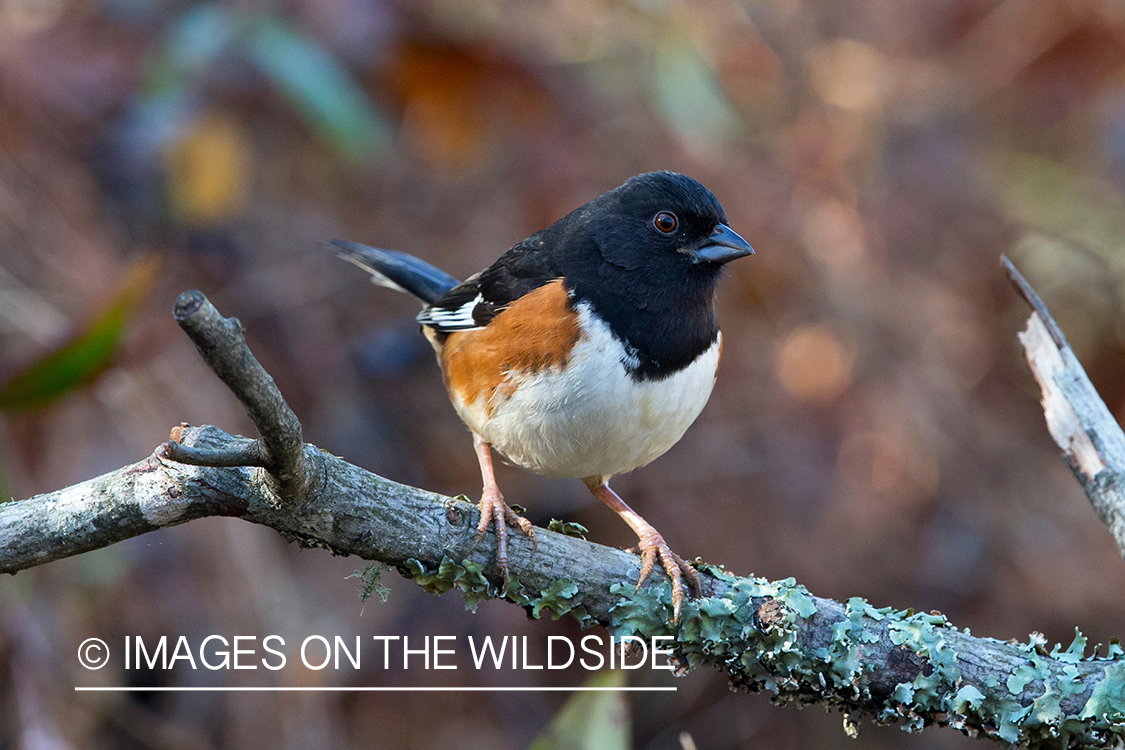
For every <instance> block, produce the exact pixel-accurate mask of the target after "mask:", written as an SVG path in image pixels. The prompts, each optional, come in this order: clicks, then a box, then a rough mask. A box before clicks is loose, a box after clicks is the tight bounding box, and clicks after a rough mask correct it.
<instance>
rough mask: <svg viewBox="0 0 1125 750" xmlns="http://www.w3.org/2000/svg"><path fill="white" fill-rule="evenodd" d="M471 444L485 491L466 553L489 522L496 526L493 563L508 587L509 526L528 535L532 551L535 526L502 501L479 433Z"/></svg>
mask: <svg viewBox="0 0 1125 750" xmlns="http://www.w3.org/2000/svg"><path fill="white" fill-rule="evenodd" d="M473 446H474V447H475V448H476V451H477V461H478V462H479V463H480V475H481V478H482V479H483V480H484V491H483V492H482V493H481V496H480V523H478V524H477V530H476V532H475V533H474V534H473V546H472V547H470V548H469V554H472V552H473V550H475V549H476V548H477V545H478V544H480V543H481V542H482V541H484V537H485V535H486V534H488V527H489V525H492V524H494V525H495V526H496V565H497V567H499V568H500V572H501V573H502V574H503V576H504V589H503V590H504V591H507V590H508V526H509V525H511V526H515V527H517V528H519V529H520V530H521V531H523V533H524V535H525V536H527V537H528V538H529V539H531V544H532V551H533V552H534V551H535V549H536V548H537V547H538V542H537V541H536V539H535V527H534V526H532V525H531V521H528V520H527V519H526V518H524V517H523V516H521V515H519V514H518V513H516V512H515V511H514V510H512V509H511V508H510V507H508V504H507V503H506V502H504V496H503V495H501V494H500V488H499V487H498V486H497V485H496V475H495V474H494V473H493V471H492V447H491V446H490V445H489V444H488V443H486V442H485V441H484V438H482V437H481V436H480V435H477V434H476V433H473Z"/></svg>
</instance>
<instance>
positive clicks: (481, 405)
mask: <svg viewBox="0 0 1125 750" xmlns="http://www.w3.org/2000/svg"><path fill="white" fill-rule="evenodd" d="M328 244H329V245H330V246H332V247H333V248H334V249H335V250H336V251H337V252H338V254H339V256H340V257H342V258H343V259H345V260H347V261H349V262H351V263H354V264H355V265H357V266H359V267H360V268H362V269H363V270H365V271H367V272H368V273H369V274H370V275H371V278H372V281H374V282H375V283H377V284H380V285H383V286H387V287H390V288H393V289H396V290H398V291H401V292H405V293H408V294H411V295H413V296H414V297H416V298H418V299H419V300H420V301H421V302H422V303H423V308H422V311H421V312H420V313H419V314H418V317H417V320H418V322H419V323H420V324H421V328H422V332H423V333H424V334H425V336H426V338H427V339H429V342H430V344H431V345H432V346H433V349H434V353H435V355H436V357H437V361H438V364H439V365H440V368H441V373H442V377H443V380H444V383H445V387H446V390H447V392H448V394H449V398H450V400H451V401H452V403H453V406H454V409H455V410H456V412H457V414H458V415H459V416H460V417H461V419H462V421H463V422H464V423H465V424H466V425H467V426H468V428H469V431H470V432H471V433H472V437H473V444H474V447H475V449H476V456H477V460H478V462H479V464H480V471H481V477H482V480H483V491H482V494H481V499H480V520H479V523H478V524H477V526H476V530H475V533H474V535H473V547H472V549H475V548H476V547H477V545H479V544H480V542H481V541H482V540H483V539H484V538H485V536H486V535H487V532H488V530H489V528H490V527H495V536H496V563H497V567H498V568H499V571H500V573H501V574H502V576H503V580H504V589H503V590H507V586H508V526H512V527H513V528H515V529H519V531H520V533H523V534H524V535H526V536H527V537H529V538H530V539H531V541H532V542H533V543H534V542H535V531H534V528H533V526H532V524H531V522H530V521H528V520H527V519H526V518H524V517H523V516H521V515H519V514H517V513H516V512H515V511H514V510H513V509H512V508H511V506H509V505H508V504H507V502H505V500H504V497H503V495H502V494H501V492H500V489H499V487H498V486H497V484H496V477H495V473H494V470H493V463H492V452H493V451H496V452H498V453H499V454H500V455H501V456H503V457H504V458H506V459H507V460H508V461H509V462H510V463H512V464H515V465H516V466H519V467H522V468H524V469H527V470H529V471H532V472H535V473H536V474H541V475H543V476H546V477H573V478H579V479H582V480H583V482H585V484H586V486H587V487H588V488H589V490H590V492H591V493H593V495H594V496H595V497H597V498H598V499H599V500H601V501H602V502H603V503H605V504H606V505H607V506H608V507H609V508H611V509H612V510H613V511H614V512H616V513H617V514H618V515H619V516H620V517H621V518H622V519H623V520H624V521H625V523H626V524H628V525H629V526H630V528H632V530H633V531H634V532H635V533H636V534H637V539H638V544H637V551H638V552H639V554H640V556H641V567H640V573H639V575H638V580H637V590H638V591H639V590H640V587H641V585H642V584H644V582H645V581H646V580H647V579H648V577H649V575H650V573H651V572H652V570H653V569H654V568H655V566H656V564H657V563H659V564H660V565H661V567H662V568H663V569H664V571H665V572H666V573H667V575H668V577H669V579H670V580H671V582H672V605H673V618H672V619H673V622H678V621H679V619H680V613H681V611H682V608H683V603H684V601H685V599H686V596H687V594H686V593H685V583H686V584H687V586H688V587H689V588H690V590H691V593H692V594H693V595H696V596H698V595H700V594H701V589H702V587H701V581H700V577H699V573H698V571H697V570H696V569H695V568H694V567H692V566H691V565H689V564H688V563H687V562H685V561H684V559H683V558H681V557H680V556H679V555H677V554H676V553H674V552H673V551H672V550H671V549H670V548H669V546H668V544H667V543H666V542H665V540H664V537H663V536H662V535H661V534H660V533H659V532H658V531H657V530H656V529H655V528H654V527H653V526H652V524H650V523H649V522H648V521H646V520H645V519H644V518H643V517H641V515H640V514H638V513H637V512H636V511H634V510H633V509H632V508H630V507H629V506H628V505H627V504H626V503H625V502H624V501H623V500H622V499H621V497H620V496H619V495H618V494H617V493H616V492H615V491H614V490H612V489H611V488H610V484H609V483H610V479H611V478H612V477H614V476H617V475H620V474H624V473H626V472H629V471H632V470H633V469H636V468H638V467H641V466H644V465H646V464H648V463H649V462H651V461H653V460H654V459H656V458H657V457H659V456H660V455H662V454H663V453H665V452H666V451H667V450H668V449H669V448H671V447H672V446H673V445H674V444H675V443H676V442H677V441H679V439H680V438H681V437H682V436H683V434H684V432H685V431H686V430H687V428H688V427H689V426H690V425H691V424H692V422H694V421H695V418H696V417H697V416H698V415H699V413H700V412H701V411H702V410H703V407H704V405H705V404H706V403H707V399H708V398H709V396H710V394H711V390H712V387H713V385H714V383H715V378H716V375H717V371H718V367H719V361H720V359H721V354H722V334H721V333H720V331H719V324H718V318H717V316H716V312H715V292H716V286H717V283H718V281H719V278H720V276H721V274H722V269H723V267H724V265H725V264H726V263H727V262H729V261H732V260H735V259H737V258H741V257H744V256H747V255H752V254H753V253H754V249H753V248H752V247H751V246H750V244H749V243H748V242H747V241H746V240H744V239H743V238H742V237H741V236H739V235H738V234H737V233H736V232H735V231H734V230H733V229H731V228H730V226H729V223H728V221H727V215H726V212H725V211H724V210H723V207H722V205H721V204H720V203H719V201H718V199H717V198H716V197H715V196H714V194H713V193H712V192H711V191H710V190H708V189H707V188H706V187H704V186H703V185H702V184H700V183H699V182H697V181H696V180H694V179H692V178H691V177H688V176H686V175H682V174H678V173H675V172H669V171H660V172H648V173H645V174H640V175H637V176H635V177H632V178H630V179H629V180H627V181H626V182H625V183H624V184H622V185H621V186H619V187H617V188H614V189H612V190H609V191H608V192H606V193H604V194H603V195H601V196H599V197H598V198H595V199H594V200H592V201H590V202H589V203H586V204H585V205H584V206H581V207H580V208H578V209H576V210H574V211H571V212H570V213H568V214H567V215H566V216H564V217H562V218H561V219H559V220H558V221H556V222H555V223H554V224H551V225H550V226H549V227H547V228H546V229H543V230H541V231H539V232H536V233H535V234H533V235H531V236H530V237H528V238H527V239H525V240H523V241H522V242H519V243H517V244H516V245H514V246H513V247H512V248H511V249H509V250H508V251H507V252H505V253H504V254H503V255H501V256H500V258H499V259H498V260H497V261H496V262H495V263H493V264H492V265H491V266H489V267H488V268H486V269H484V270H483V271H481V272H479V273H477V274H475V275H473V276H470V277H469V278H468V279H466V280H465V281H463V282H461V281H458V280H457V279H456V278H455V277H453V276H451V275H449V274H448V273H446V272H445V271H442V270H440V269H438V268H436V267H434V266H432V265H430V264H429V263H426V262H425V261H423V260H421V259H419V258H416V257H414V256H412V255H409V254H407V253H404V252H400V251H396V250H385V249H381V248H376V247H370V246H367V245H363V244H360V243H356V242H351V241H348V240H329V243H328ZM533 549H534V547H533Z"/></svg>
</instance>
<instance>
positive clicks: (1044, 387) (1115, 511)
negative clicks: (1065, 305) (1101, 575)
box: [1001, 257, 1125, 555]
mask: <svg viewBox="0 0 1125 750" xmlns="http://www.w3.org/2000/svg"><path fill="white" fill-rule="evenodd" d="M1001 263H1003V265H1004V269H1005V270H1006V271H1007V272H1008V278H1009V279H1011V281H1012V284H1013V285H1014V286H1015V287H1016V290H1017V291H1018V292H1019V293H1020V296H1022V297H1023V298H1024V300H1026V301H1027V303H1028V305H1030V306H1031V309H1032V313H1031V316H1030V317H1029V318H1028V319H1027V328H1026V329H1025V330H1024V331H1023V332H1022V333H1021V334H1019V339H1020V343H1021V344H1023V348H1024V352H1025V354H1026V355H1027V363H1028V365H1030V366H1031V374H1032V375H1034V376H1035V380H1036V381H1037V382H1038V383H1039V388H1040V390H1041V391H1042V393H1043V414H1044V416H1046V418H1047V430H1048V431H1049V432H1050V433H1051V437H1052V438H1054V440H1055V443H1056V444H1057V445H1058V446H1059V448H1060V449H1061V450H1062V452H1063V457H1064V458H1065V459H1066V463H1067V465H1068V466H1069V467H1070V470H1071V472H1073V474H1074V478H1075V479H1076V480H1078V484H1080V485H1081V486H1082V489H1083V490H1084V491H1085V492H1086V497H1087V498H1089V499H1090V504H1091V505H1093V506H1094V510H1095V511H1096V512H1097V514H1098V518H1100V519H1101V520H1102V523H1104V524H1105V525H1106V528H1108V529H1109V533H1110V534H1111V535H1112V536H1113V540H1114V541H1115V542H1116V543H1117V549H1118V550H1120V552H1121V553H1122V555H1125V433H1123V432H1122V431H1121V426H1120V425H1118V424H1117V421H1116V420H1115V419H1114V418H1113V414H1111V413H1110V411H1109V409H1108V408H1107V407H1106V405H1105V402H1104V401H1102V399H1101V397H1100V396H1098V392H1097V391H1096V390H1095V389H1094V385H1093V383H1091V382H1090V378H1089V377H1088V376H1087V375H1086V371H1085V370H1084V369H1082V365H1081V364H1080V363H1079V362H1078V358H1077V357H1075V356H1074V351H1073V350H1072V349H1071V348H1070V344H1068V343H1067V341H1066V337H1065V336H1063V333H1062V330H1060V329H1059V326H1058V324H1057V323H1056V322H1055V320H1054V318H1052V317H1051V313H1050V312H1048V310H1047V306H1046V305H1044V304H1043V300H1041V299H1039V295H1038V294H1036V293H1035V290H1034V289H1032V288H1031V286H1030V285H1029V284H1028V283H1027V280H1025V279H1024V277H1023V276H1022V275H1021V274H1020V272H1019V271H1017V270H1016V267H1015V266H1014V265H1012V262H1011V261H1010V260H1008V258H1007V257H1002V258H1001Z"/></svg>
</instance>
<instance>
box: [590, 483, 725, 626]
mask: <svg viewBox="0 0 1125 750" xmlns="http://www.w3.org/2000/svg"><path fill="white" fill-rule="evenodd" d="M583 481H584V482H586V486H587V487H589V488H590V492H592V493H594V497H596V498H598V499H599V500H601V501H602V502H603V503H605V504H606V505H608V506H609V507H610V508H612V509H613V511H614V512H615V513H617V515H619V516H621V518H622V519H624V521H625V523H627V524H629V528H631V529H632V530H633V531H635V532H637V537H638V539H639V540H640V541H639V542H638V544H637V549H638V550H639V551H640V553H641V574H640V576H639V577H638V579H637V590H638V591H639V590H640V588H641V584H642V583H644V582H645V579H647V578H648V576H649V573H651V572H652V569H653V567H654V566H655V565H656V561H657V560H659V561H660V564H661V566H662V567H663V568H664V571H665V572H666V573H667V574H668V577H669V578H670V579H672V623H673V624H675V623H678V622H679V621H680V610H681V609H682V608H683V604H684V598H685V595H684V580H685V579H686V580H687V583H688V586H689V587H690V588H691V590H692V593H693V594H694V595H695V596H700V595H702V593H703V585H702V582H701V581H700V578H699V571H697V570H696V569H695V568H693V567H691V566H690V565H688V564H687V563H686V562H684V560H683V558H681V557H680V556H679V555H677V554H676V553H675V552H673V551H672V550H671V549H669V548H668V544H667V542H665V541H664V537H662V536H661V535H660V532H659V531H657V530H656V529H655V528H654V527H653V525H652V524H651V523H649V522H648V521H646V520H645V519H643V518H641V516H640V514H638V513H637V512H636V511H635V510H633V509H632V508H630V507H629V506H628V505H626V504H625V501H624V500H622V499H621V497H620V496H618V494H617V493H616V492H614V491H613V490H611V489H610V488H609V478H608V477H600V476H598V477H589V478H587V479H584V480H583Z"/></svg>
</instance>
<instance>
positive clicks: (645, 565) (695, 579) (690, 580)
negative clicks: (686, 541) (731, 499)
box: [637, 530, 703, 625]
mask: <svg viewBox="0 0 1125 750" xmlns="http://www.w3.org/2000/svg"><path fill="white" fill-rule="evenodd" d="M638 547H639V548H640V550H641V573H640V575H639V576H638V577H637V591H640V589H641V584H643V583H644V582H645V580H647V579H648V577H649V575H650V574H651V573H652V571H653V568H655V567H656V563H657V561H659V562H660V565H661V567H662V568H664V572H665V573H667V574H668V578H670V579H671V580H672V624H673V625H675V624H678V623H679V621H680V613H681V612H682V611H683V606H684V601H685V600H686V599H687V594H686V593H685V592H684V582H685V581H686V582H687V585H688V588H689V589H690V590H691V594H692V595H693V596H697V597H698V596H701V595H702V594H703V582H702V580H701V579H700V577H699V571H697V570H696V569H695V568H693V567H692V566H691V565H689V564H688V563H687V562H685V561H684V559H683V558H682V557H680V556H679V555H677V554H676V553H675V552H673V551H672V550H671V549H670V548H669V547H668V544H667V543H666V542H665V541H664V537H662V536H660V534H658V533H656V532H655V530H654V531H653V532H652V533H650V534H645V535H644V536H642V537H641V540H640V543H639V544H638Z"/></svg>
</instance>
